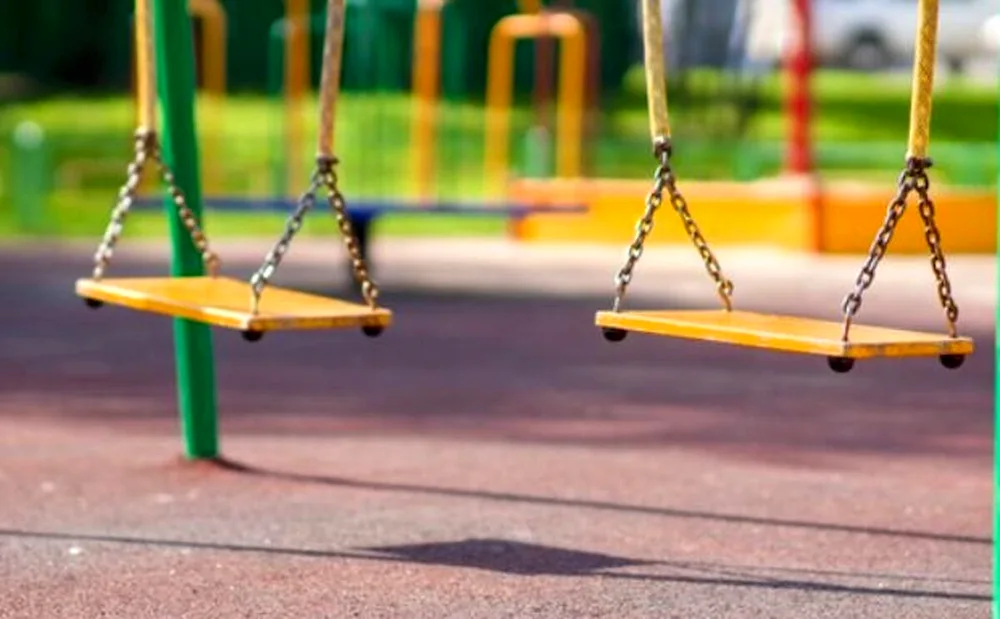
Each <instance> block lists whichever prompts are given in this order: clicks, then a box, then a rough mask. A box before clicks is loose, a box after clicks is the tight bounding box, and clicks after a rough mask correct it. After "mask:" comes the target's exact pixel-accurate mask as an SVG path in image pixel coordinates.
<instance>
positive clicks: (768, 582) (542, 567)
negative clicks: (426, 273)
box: [0, 529, 992, 602]
mask: <svg viewBox="0 0 1000 619" xmlns="http://www.w3.org/2000/svg"><path fill="white" fill-rule="evenodd" d="M2 537H7V538H18V539H36V540H50V541H51V540H72V541H76V542H80V541H89V542H94V543H109V544H127V545H135V546H154V547H166V548H183V549H189V550H204V551H221V552H234V553H256V554H267V555H281V556H290V557H305V558H313V559H344V560H363V561H382V562H390V563H410V564H423V565H437V566H449V567H457V568H472V569H480V570H487V571H492V572H499V573H504V574H513V575H523V576H568V577H594V578H604V579H614V580H626V581H644V582H660V583H673V584H686V585H701V586H715V587H719V586H728V587H741V588H755V589H774V590H788V591H800V592H811V593H846V594H851V595H872V596H881V597H902V598H929V599H945V600H954V601H976V602H988V601H990V600H991V599H992V597H991V596H990V595H986V594H978V593H970V592H961V591H955V592H953V591H941V590H930V589H924V588H920V589H906V588H901V587H885V586H881V585H879V586H874V587H872V586H863V585H851V584H840V583H833V582H825V581H816V580H805V579H798V578H796V579H791V578H776V577H773V576H769V575H753V574H752V572H754V571H756V572H758V574H759V573H760V572H762V571H767V569H768V568H766V567H760V566H758V567H755V568H749V567H742V568H738V571H735V572H734V569H735V568H733V567H729V566H724V565H717V564H711V563H683V562H673V563H672V562H661V561H644V560H637V559H629V558H624V557H615V556H612V555H606V554H600V553H590V552H581V551H576V550H567V549H562V548H555V547H550V546H543V545H539V544H527V543H523V542H514V541H508V540H501V539H467V540H462V541H458V542H438V543H427V544H414V545H404V546H386V547H374V548H365V549H359V550H320V549H307V548H288V547H280V546H254V545H248V544H235V543H223V542H200V541H184V540H170V539H160V538H143V537H133V536H119V535H111V534H88V533H69V532H56V531H28V530H19V529H0V538H2ZM638 566H644V567H650V566H661V567H670V568H674V569H676V570H685V571H695V572H706V571H707V572H711V573H712V574H713V575H704V576H701V575H689V574H652V573H620V572H607V571H604V570H609V569H615V568H627V567H638ZM779 571H784V572H796V570H789V569H784V570H779ZM802 573H803V574H806V573H810V571H808V570H804V571H803V572H802ZM811 573H813V574H822V572H811ZM842 576H845V577H854V578H858V577H866V576H869V575H865V574H850V573H845V574H842ZM886 576H887V575H877V576H875V577H877V578H879V579H880V580H884V579H885V578H886ZM888 576H889V578H896V579H899V580H922V579H921V578H919V577H916V578H913V577H910V576H906V575H895V576H893V575H888ZM924 580H926V579H924ZM938 582H942V583H945V582H953V583H955V582H961V583H965V584H974V585H979V586H988V585H989V583H988V582H986V581H983V582H975V581H955V580H952V581H948V580H946V579H942V580H940V581H938Z"/></svg>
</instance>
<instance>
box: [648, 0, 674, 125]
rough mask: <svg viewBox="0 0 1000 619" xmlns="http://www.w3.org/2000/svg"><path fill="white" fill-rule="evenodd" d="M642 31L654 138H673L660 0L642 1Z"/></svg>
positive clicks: (650, 120) (650, 119) (650, 117)
mask: <svg viewBox="0 0 1000 619" xmlns="http://www.w3.org/2000/svg"><path fill="white" fill-rule="evenodd" d="M642 32H643V39H644V49H645V57H646V58H645V59H646V98H647V100H648V102H649V130H650V134H651V137H652V138H653V141H654V142H655V141H657V140H658V139H661V138H669V137H670V121H669V119H668V116H667V70H666V67H665V66H664V62H663V15H662V14H661V13H660V0H642Z"/></svg>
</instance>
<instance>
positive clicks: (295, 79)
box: [284, 0, 311, 187]
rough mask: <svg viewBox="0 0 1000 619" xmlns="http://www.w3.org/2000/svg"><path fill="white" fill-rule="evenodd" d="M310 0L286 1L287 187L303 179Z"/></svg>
mask: <svg viewBox="0 0 1000 619" xmlns="http://www.w3.org/2000/svg"><path fill="white" fill-rule="evenodd" d="M310 35H311V32H310V27H309V0H286V1H285V84H284V86H285V151H286V152H285V157H286V163H285V178H286V187H295V186H296V185H297V184H298V183H299V181H300V180H301V179H302V174H303V170H304V166H303V160H302V156H303V153H304V152H305V135H306V131H305V120H304V111H303V105H304V102H305V95H306V93H307V92H308V91H309V45H310V42H309V41H310V38H311V36H310Z"/></svg>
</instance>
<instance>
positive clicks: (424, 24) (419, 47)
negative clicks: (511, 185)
mask: <svg viewBox="0 0 1000 619" xmlns="http://www.w3.org/2000/svg"><path fill="white" fill-rule="evenodd" d="M445 2H446V0H420V2H419V3H418V5H417V15H416V23H415V24H414V35H413V96H414V99H413V100H414V104H415V108H416V109H415V110H414V114H413V121H412V125H411V126H410V136H411V141H410V150H411V156H410V160H411V161H412V162H413V183H414V190H415V193H416V195H417V198H419V199H421V200H427V199H430V198H431V197H432V196H433V195H434V189H435V187H434V177H435V168H436V165H435V164H436V163H437V144H436V141H435V138H436V136H437V132H436V131H435V130H436V128H437V105H438V91H439V88H440V80H441V11H442V10H443V9H444V5H445Z"/></svg>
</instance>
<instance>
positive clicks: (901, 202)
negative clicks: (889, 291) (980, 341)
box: [841, 157, 958, 342]
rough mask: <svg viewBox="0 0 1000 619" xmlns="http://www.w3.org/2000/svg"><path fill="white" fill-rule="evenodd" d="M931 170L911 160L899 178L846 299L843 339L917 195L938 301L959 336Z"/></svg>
mask: <svg viewBox="0 0 1000 619" xmlns="http://www.w3.org/2000/svg"><path fill="white" fill-rule="evenodd" d="M929 167H931V160H930V159H918V158H913V157H911V158H909V159H908V160H907V162H906V168H904V169H903V171H902V172H901V173H900V175H899V181H898V183H897V185H898V188H897V190H896V195H895V197H893V199H892V201H891V202H890V203H889V207H888V209H887V210H886V215H885V220H884V221H883V222H882V227H881V228H879V231H878V233H877V234H876V235H875V240H874V241H873V242H872V245H871V248H870V249H869V250H868V258H867V259H866V260H865V263H864V265H863V266H862V268H861V272H860V273H859V274H858V278H857V280H856V281H855V289H854V291H853V292H851V293H850V294H848V295H847V296H846V297H845V298H844V302H843V305H842V309H843V311H844V328H843V332H842V334H841V339H843V340H844V341H845V342H846V341H847V340H848V337H849V335H850V330H851V323H852V321H853V320H854V316H855V315H857V313H858V310H859V309H861V303H862V297H863V295H864V293H865V291H866V290H867V289H868V288H869V287H870V286H871V285H872V282H873V281H875V270H876V269H877V268H878V265H879V263H880V262H881V261H882V258H884V257H885V254H886V251H887V250H888V249H889V243H890V242H891V241H892V236H893V233H894V232H895V230H896V226H897V225H898V224H899V220H900V219H902V217H903V214H904V213H905V212H906V199H907V198H908V197H909V196H910V194H911V193H913V192H916V193H917V195H918V196H919V197H920V215H921V217H922V218H923V220H924V236H925V238H926V240H927V246H928V248H929V249H930V251H931V267H932V268H933V269H934V275H935V277H936V278H937V283H938V297H939V298H940V300H941V305H942V307H944V310H945V314H946V316H947V318H948V327H949V332H950V333H951V336H952V337H955V335H956V329H955V321H956V320H957V319H958V307H957V306H956V305H955V301H954V299H952V296H951V283H950V282H949V280H948V274H947V272H946V270H945V260H944V253H943V251H942V250H941V234H940V232H939V231H938V227H937V224H936V223H935V220H934V215H935V213H934V203H933V202H932V201H931V199H930V193H929V189H930V178H929V177H928V176H927V169H928V168H929Z"/></svg>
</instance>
